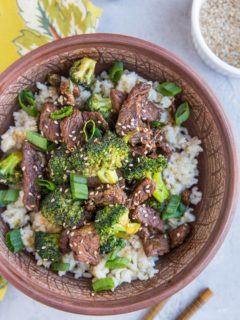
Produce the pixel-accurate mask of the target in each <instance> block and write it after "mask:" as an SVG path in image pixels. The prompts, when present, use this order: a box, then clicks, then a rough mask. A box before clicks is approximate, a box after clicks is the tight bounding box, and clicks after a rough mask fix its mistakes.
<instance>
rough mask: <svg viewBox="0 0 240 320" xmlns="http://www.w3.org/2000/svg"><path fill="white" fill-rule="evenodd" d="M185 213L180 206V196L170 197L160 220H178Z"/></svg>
mask: <svg viewBox="0 0 240 320" xmlns="http://www.w3.org/2000/svg"><path fill="white" fill-rule="evenodd" d="M184 212H185V210H184V208H183V206H182V204H181V196H180V195H176V194H175V195H172V196H171V198H170V200H169V202H168V204H167V206H166V208H165V210H164V212H163V213H162V219H163V220H168V219H172V218H180V217H181V216H182V215H183V213H184Z"/></svg>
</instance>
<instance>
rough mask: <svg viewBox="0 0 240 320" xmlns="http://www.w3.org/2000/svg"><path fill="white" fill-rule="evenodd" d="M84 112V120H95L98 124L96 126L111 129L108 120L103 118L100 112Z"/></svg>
mask: <svg viewBox="0 0 240 320" xmlns="http://www.w3.org/2000/svg"><path fill="white" fill-rule="evenodd" d="M82 114H83V120H84V122H86V121H88V120H93V121H94V122H95V124H96V127H98V128H100V129H103V130H104V131H106V130H108V129H109V126H108V123H107V121H106V120H105V119H104V118H103V116H102V114H101V113H100V112H89V111H83V113H82Z"/></svg>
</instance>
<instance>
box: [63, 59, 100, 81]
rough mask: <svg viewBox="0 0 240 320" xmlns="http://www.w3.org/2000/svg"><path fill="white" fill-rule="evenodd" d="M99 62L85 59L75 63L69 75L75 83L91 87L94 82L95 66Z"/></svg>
mask: <svg viewBox="0 0 240 320" xmlns="http://www.w3.org/2000/svg"><path fill="white" fill-rule="evenodd" d="M96 63H97V61H95V60H93V59H90V58H86V57H85V58H83V59H81V60H77V61H75V62H74V63H73V65H72V67H71V69H70V72H69V75H70V78H71V80H72V81H73V82H74V83H77V84H82V85H85V86H91V84H92V83H93V81H94V78H95V75H94V71H95V66H96Z"/></svg>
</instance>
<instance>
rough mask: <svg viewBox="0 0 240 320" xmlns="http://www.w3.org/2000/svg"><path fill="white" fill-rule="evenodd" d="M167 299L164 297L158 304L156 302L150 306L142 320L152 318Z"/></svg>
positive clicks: (151, 319) (150, 319)
mask: <svg viewBox="0 0 240 320" xmlns="http://www.w3.org/2000/svg"><path fill="white" fill-rule="evenodd" d="M167 301H168V299H165V300H163V301H161V302H159V303H158V304H156V305H155V306H154V307H152V308H151V309H150V310H149V311H148V313H147V314H146V315H145V316H144V317H143V320H153V319H154V318H155V317H156V315H157V314H158V312H159V311H160V310H162V308H163V307H164V306H165V304H166V303H167Z"/></svg>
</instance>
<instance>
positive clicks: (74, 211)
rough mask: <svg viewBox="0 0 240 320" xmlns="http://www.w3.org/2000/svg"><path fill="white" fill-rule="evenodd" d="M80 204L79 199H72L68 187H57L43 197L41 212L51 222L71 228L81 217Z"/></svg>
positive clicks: (81, 209)
mask: <svg viewBox="0 0 240 320" xmlns="http://www.w3.org/2000/svg"><path fill="white" fill-rule="evenodd" d="M81 204H82V202H81V201H79V200H73V198H72V194H71V191H70V190H69V189H64V188H62V187H58V188H56V189H55V190H54V191H53V192H51V193H48V194H47V195H46V196H45V198H44V199H43V201H42V203H41V213H42V215H43V216H44V217H45V218H46V219H47V220H48V221H49V222H50V223H52V224H57V225H61V226H63V227H64V228H72V227H74V226H76V225H77V224H78V222H79V220H80V219H81V217H82V213H83V208H82V207H81Z"/></svg>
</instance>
